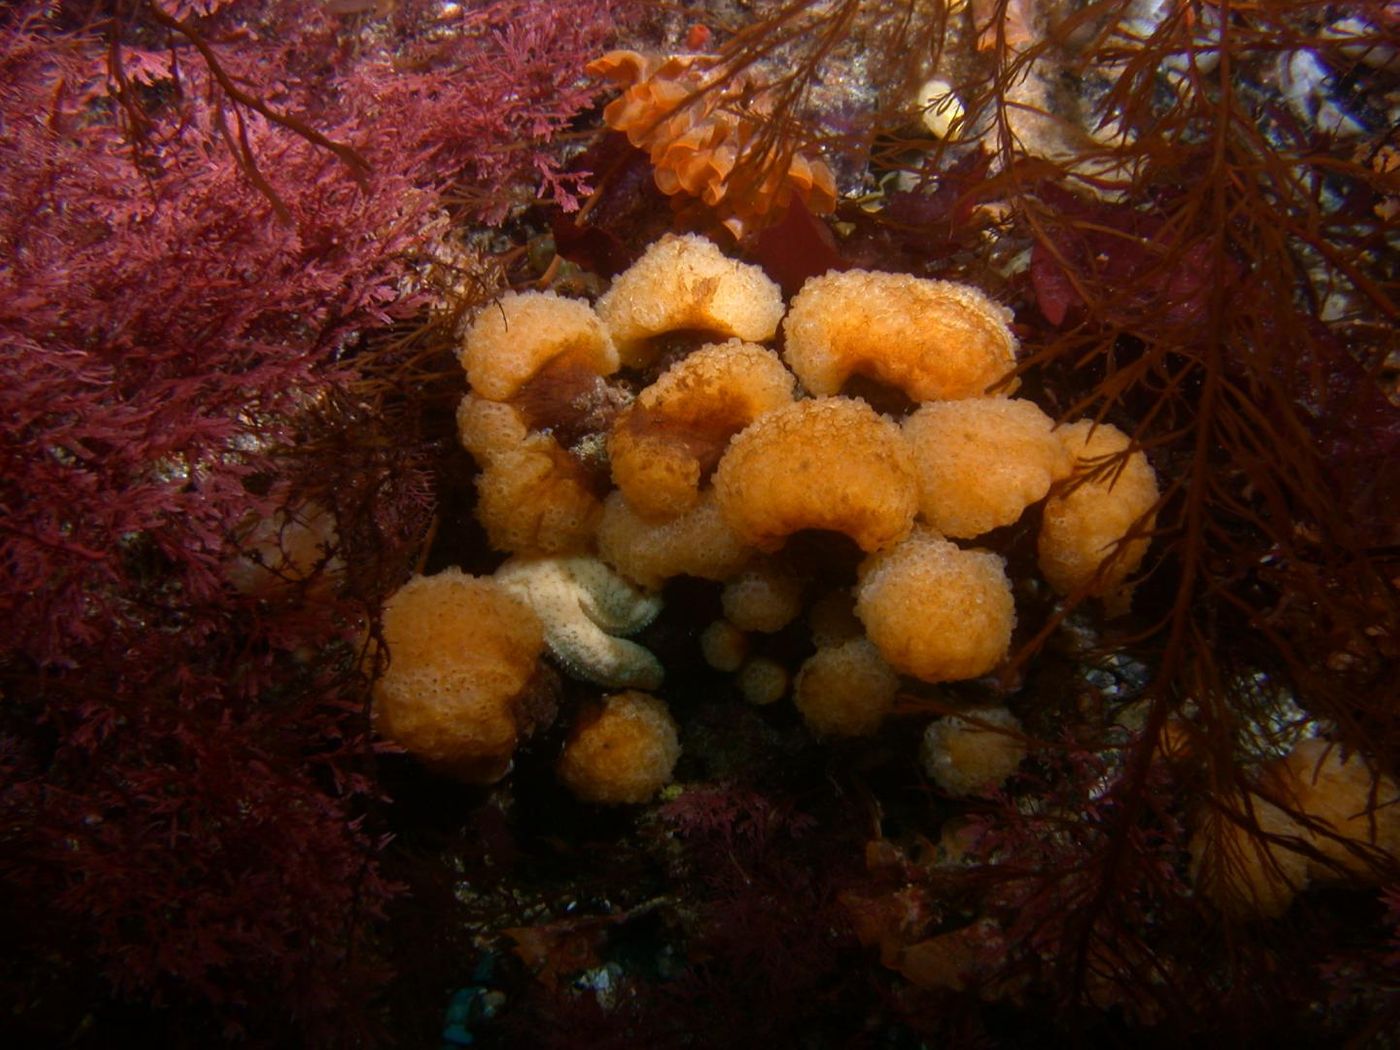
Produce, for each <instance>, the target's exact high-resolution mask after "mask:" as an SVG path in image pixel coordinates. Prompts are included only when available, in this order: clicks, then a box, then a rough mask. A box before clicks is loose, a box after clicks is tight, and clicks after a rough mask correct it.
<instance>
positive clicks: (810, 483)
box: [714, 397, 918, 551]
mask: <svg viewBox="0 0 1400 1050" xmlns="http://www.w3.org/2000/svg"><path fill="white" fill-rule="evenodd" d="M714 491H715V495H716V497H717V498H718V500H719V507H720V511H721V513H723V515H724V519H725V521H727V522H728V523H729V525H730V526H731V527H732V528H733V529H734V531H735V532H736V533H737V534H738V535H739V538H740V539H742V540H743V541H744V542H745V543H748V544H750V545H752V546H754V547H758V548H759V549H761V550H766V551H775V550H777V549H778V548H780V547H781V546H782V545H783V544H784V542H786V540H787V538H788V537H789V536H790V535H792V534H793V533H794V532H798V531H801V530H803V529H825V530H830V531H833V532H840V533H844V534H846V535H847V536H849V537H850V538H851V539H853V540H855V542H856V543H857V544H858V545H859V546H860V548H861V549H862V550H865V551H873V550H879V549H880V548H882V547H888V546H890V545H891V544H893V543H897V542H898V541H899V540H901V539H902V538H903V537H904V536H906V535H907V534H908V532H909V529H910V526H911V524H912V523H913V520H914V511H915V507H916V503H917V500H918V483H917V480H916V477H915V473H914V460H913V457H912V456H911V454H910V452H909V447H908V445H907V444H906V443H905V440H904V436H903V435H902V434H901V433H900V431H899V427H898V426H897V425H896V424H895V423H893V422H891V421H890V420H889V419H888V418H886V417H885V416H882V415H880V414H879V413H877V412H876V411H875V410H874V409H872V408H871V407H870V406H869V405H868V404H866V403H865V402H864V401H861V400H858V399H855V398H844V397H832V398H821V399H816V400H808V401H796V402H794V403H792V404H790V405H786V406H784V407H782V408H779V409H776V410H774V411H772V412H769V413H768V414H767V415H764V416H760V417H759V418H758V419H756V420H755V421H754V422H753V423H751V424H749V426H748V427H746V428H745V429H744V430H742V431H740V432H739V433H738V434H736V435H735V436H734V438H733V440H731V441H730V443H729V450H728V451H727V452H725V454H724V458H723V459H721V460H720V464H719V469H718V470H716V471H715V477H714Z"/></svg>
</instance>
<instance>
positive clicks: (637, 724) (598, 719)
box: [559, 691, 681, 804]
mask: <svg viewBox="0 0 1400 1050" xmlns="http://www.w3.org/2000/svg"><path fill="white" fill-rule="evenodd" d="M680 754H681V745H680V737H679V735H678V734H677V732H676V723H675V722H674V721H673V720H672V718H671V715H670V712H669V711H667V710H666V705H665V704H664V703H662V702H661V701H660V700H658V699H657V698H656V697H654V696H650V695H648V694H646V693H641V692H636V691H629V692H625V693H615V694H613V695H611V696H606V697H604V698H603V699H602V700H601V701H600V702H598V703H595V704H590V705H588V706H587V707H586V708H585V709H584V710H583V712H582V713H581V714H580V716H579V719H578V721H577V722H576V723H575V725H574V729H573V733H572V734H571V735H570V737H569V741H568V743H567V744H565V746H564V753H563V754H562V755H561V756H560V758H559V779H560V780H562V781H563V782H564V784H565V785H566V786H567V787H568V788H569V789H570V790H572V791H573V792H574V794H575V795H577V796H578V797H579V798H581V799H583V800H584V801H586V802H598V803H609V804H615V803H624V802H646V801H647V800H648V799H650V798H651V797H652V796H654V795H655V794H656V793H657V792H658V791H660V790H661V789H662V788H663V787H664V786H665V785H666V784H668V783H670V781H671V773H672V771H673V770H674V769H675V767H676V761H677V759H679V758H680Z"/></svg>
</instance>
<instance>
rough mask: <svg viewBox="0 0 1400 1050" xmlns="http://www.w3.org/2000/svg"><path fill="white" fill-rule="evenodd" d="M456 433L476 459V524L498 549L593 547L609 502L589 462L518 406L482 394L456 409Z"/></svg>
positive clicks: (561, 550)
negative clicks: (597, 489)
mask: <svg viewBox="0 0 1400 1050" xmlns="http://www.w3.org/2000/svg"><path fill="white" fill-rule="evenodd" d="M457 434H458V437H459V438H460V439H461V442H462V445H463V446H464V447H465V448H466V450H467V451H468V452H470V453H471V454H472V456H473V457H474V458H475V459H476V462H477V465H478V466H479V467H480V468H481V473H480V474H478V475H477V479H476V491H477V506H476V516H477V520H478V521H480V522H481V525H482V527H483V528H484V529H485V530H486V536H487V539H488V540H489V541H490V543H491V546H492V547H493V548H495V549H496V550H500V551H512V552H515V553H521V554H567V553H575V552H578V551H583V550H586V549H587V548H588V547H589V545H590V544H591V543H592V541H593V534H594V532H595V531H596V530H597V527H598V521H599V519H600V518H601V517H602V513H603V505H602V501H601V500H599V499H598V497H597V496H596V495H595V494H594V492H593V485H592V481H591V479H590V478H589V477H588V475H587V472H586V471H585V470H584V469H583V467H582V465H581V464H580V463H579V462H578V461H577V460H575V459H574V458H573V457H572V456H570V455H569V453H568V452H567V451H565V450H564V448H562V447H561V446H560V444H559V443H558V442H557V441H556V440H555V439H554V437H553V436H552V435H550V434H546V433H543V432H539V431H531V430H529V429H528V428H527V426H526V424H525V421H524V419H523V418H522V417H521V413H520V411H519V409H517V408H516V407H515V406H513V405H510V404H505V403H501V402H496V401H488V400H486V399H485V398H482V397H478V396H476V395H475V394H468V395H467V396H466V397H464V398H463V399H462V401H461V403H460V405H459V406H458V408H457Z"/></svg>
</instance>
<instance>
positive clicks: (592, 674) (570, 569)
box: [495, 555, 663, 689]
mask: <svg viewBox="0 0 1400 1050" xmlns="http://www.w3.org/2000/svg"><path fill="white" fill-rule="evenodd" d="M495 579H496V582H497V583H499V584H500V585H501V586H503V587H504V588H505V589H506V590H508V591H509V592H510V593H511V594H513V595H515V596H516V597H517V598H519V599H520V600H521V601H523V602H525V604H527V605H528V606H530V608H531V609H533V610H534V611H535V615H536V616H538V617H539V618H540V622H541V623H542V624H544V638H545V644H546V645H547V646H548V647H549V651H550V654H551V655H552V656H553V657H554V659H555V660H556V661H558V663H559V664H560V665H561V666H562V667H563V668H564V670H565V671H566V672H568V674H569V675H570V676H572V677H574V678H581V679H583V680H585V681H588V682H596V683H597V684H598V685H606V686H611V687H614V688H618V689H655V688H656V687H657V686H659V685H660V684H661V679H662V675H663V672H662V669H661V662H660V661H659V660H657V658H656V657H655V656H654V655H653V654H652V652H651V650H649V649H645V648H643V647H642V646H640V645H638V644H637V643H636V642H629V641H628V640H627V639H626V638H620V637H618V635H626V634H633V633H635V632H637V631H640V630H641V629H642V628H643V627H645V626H646V625H647V624H649V623H651V621H652V620H654V619H656V616H657V614H658V613H659V612H661V599H660V598H659V597H658V596H657V595H654V594H648V593H646V592H645V591H642V590H640V589H638V588H637V587H636V586H634V585H633V584H632V583H631V582H629V581H628V580H626V579H624V578H623V577H622V576H620V575H618V574H617V573H616V572H614V571H613V570H612V569H610V568H609V567H608V566H607V565H605V564H604V563H603V562H601V561H599V560H598V559H597V558H593V557H588V556H585V555H574V556H571V557H522V556H516V557H513V558H511V559H510V560H509V561H507V562H506V563H505V564H504V565H502V566H501V567H500V568H499V569H497V570H496V573H495Z"/></svg>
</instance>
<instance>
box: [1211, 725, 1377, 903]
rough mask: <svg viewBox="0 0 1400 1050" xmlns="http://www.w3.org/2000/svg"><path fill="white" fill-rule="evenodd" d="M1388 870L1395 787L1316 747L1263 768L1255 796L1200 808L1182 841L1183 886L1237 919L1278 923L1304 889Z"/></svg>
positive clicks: (1353, 760) (1353, 759) (1353, 757)
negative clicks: (1185, 846) (1186, 860)
mask: <svg viewBox="0 0 1400 1050" xmlns="http://www.w3.org/2000/svg"><path fill="white" fill-rule="evenodd" d="M1290 844H1295V845H1296V846H1298V847H1300V848H1290ZM1309 851H1311V852H1309ZM1396 864H1400V785H1397V784H1396V782H1395V781H1394V780H1393V779H1392V778H1391V777H1389V776H1384V775H1380V774H1378V773H1377V772H1376V770H1375V769H1374V768H1373V767H1372V766H1370V765H1369V764H1368V763H1367V761H1366V760H1365V759H1364V758H1363V757H1362V756H1361V755H1359V754H1356V753H1354V752H1353V753H1350V754H1344V753H1343V751H1342V749H1341V747H1340V746H1338V745H1336V744H1332V743H1329V742H1328V741H1326V740H1320V739H1309V740H1304V741H1302V742H1301V743H1299V744H1298V745H1297V746H1296V747H1295V748H1294V749H1293V750H1292V751H1291V752H1289V754H1288V755H1286V756H1285V757H1283V758H1281V759H1278V760H1276V761H1274V762H1271V763H1270V764H1269V765H1268V766H1266V767H1265V769H1264V770H1263V772H1262V775H1261V776H1260V777H1259V781H1258V786H1257V790H1255V791H1250V792H1248V793H1247V794H1242V793H1241V792H1240V791H1239V790H1238V789H1231V790H1229V791H1228V792H1227V793H1226V794H1225V796H1224V797H1222V798H1218V799H1216V800H1215V801H1214V802H1213V803H1212V804H1209V805H1207V806H1206V807H1204V808H1203V810H1202V811H1201V812H1200V813H1199V814H1198V815H1197V819H1196V830H1195V833H1194V834H1193V836H1192V838H1191V875H1192V880H1193V881H1194V882H1195V884H1196V886H1197V888H1198V889H1199V890H1200V891H1201V892H1202V893H1203V894H1205V895H1206V896H1207V897H1209V898H1210V899H1211V900H1212V901H1213V902H1214V903H1215V904H1216V905H1217V906H1218V907H1219V908H1220V909H1221V910H1222V911H1223V912H1226V913H1227V914H1230V915H1234V916H1236V917H1239V918H1273V917H1276V916H1278V915H1282V914H1283V913H1284V912H1285V911H1287V910H1288V907H1289V905H1290V904H1292V902H1293V898H1294V897H1296V896H1297V895H1298V893H1299V892H1301V891H1302V890H1303V889H1304V888H1305V887H1306V886H1308V885H1309V884H1310V883H1315V882H1331V883H1351V884H1357V883H1361V884H1373V883H1377V882H1380V881H1381V880H1382V879H1383V878H1384V877H1385V875H1386V871H1387V868H1388V869H1389V870H1390V871H1392V872H1393V871H1394V867H1395V865H1396Z"/></svg>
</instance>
